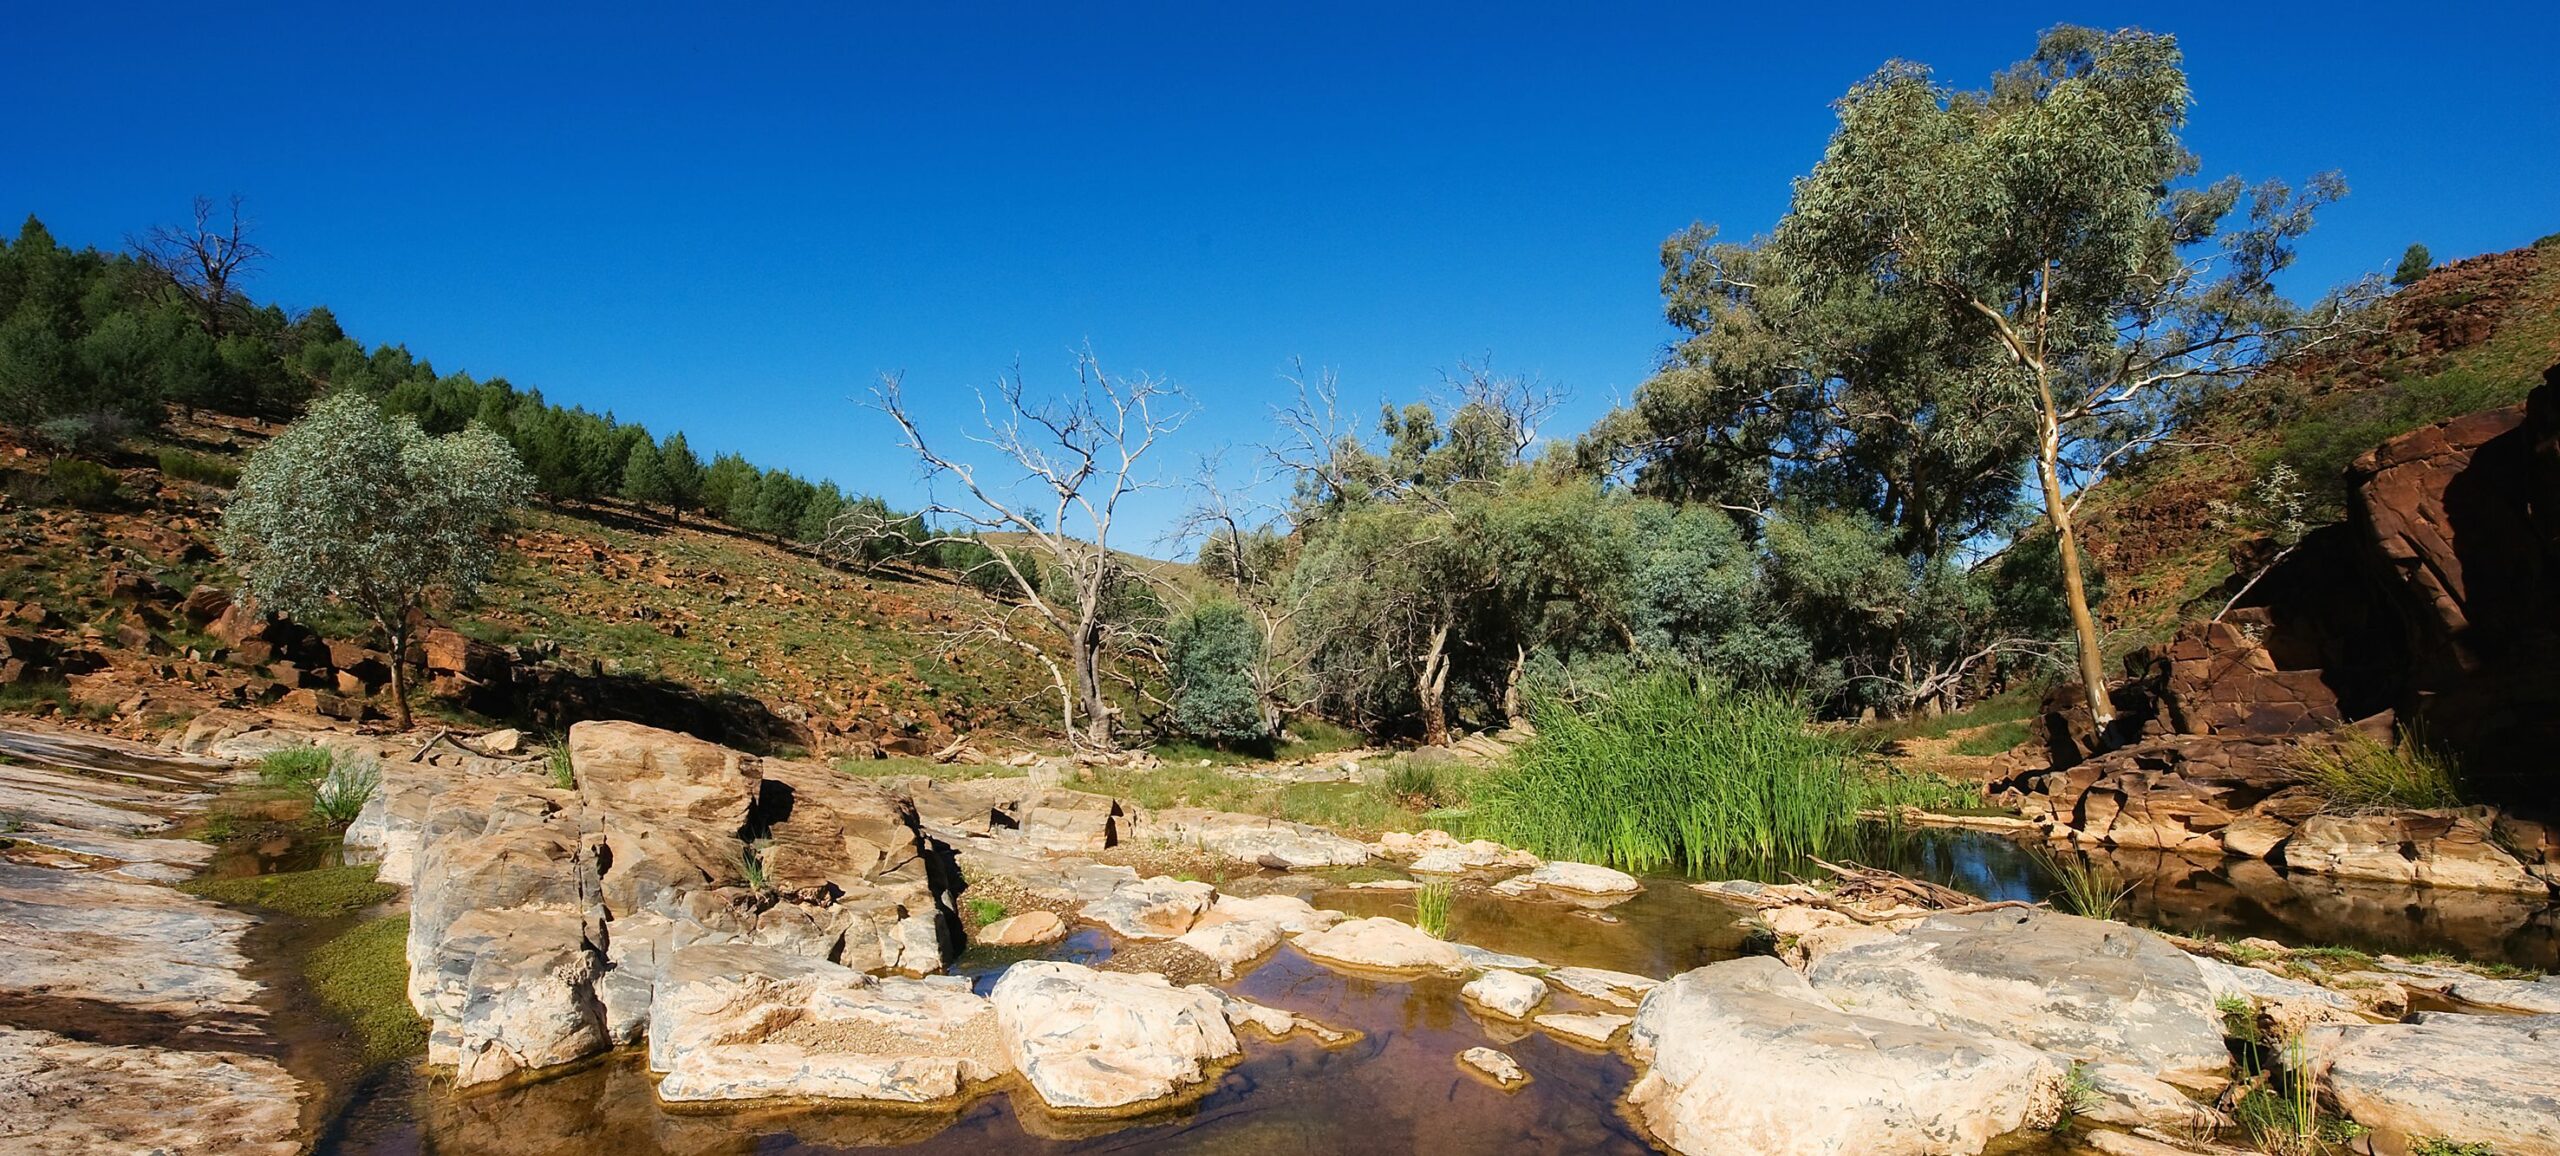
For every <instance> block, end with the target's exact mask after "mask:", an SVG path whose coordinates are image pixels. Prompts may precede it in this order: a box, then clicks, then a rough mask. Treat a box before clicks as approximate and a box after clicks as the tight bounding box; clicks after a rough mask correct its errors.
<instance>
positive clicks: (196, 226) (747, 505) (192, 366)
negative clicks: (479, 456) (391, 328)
mask: <svg viewBox="0 0 2560 1156" xmlns="http://www.w3.org/2000/svg"><path fill="white" fill-rule="evenodd" d="M262 256H263V254H262V253H260V252H259V251H258V250H257V249H256V248H255V246H254V245H253V244H252V243H251V241H250V240H249V238H248V236H247V233H246V227H245V224H244V223H243V222H242V221H241V219H240V217H239V215H238V207H237V206H236V205H235V206H233V207H232V211H231V214H230V216H229V217H228V218H227V219H226V218H224V217H222V216H220V215H219V214H217V213H216V212H215V206H212V205H210V204H208V203H203V202H200V203H199V204H198V205H197V212H196V215H195V219H194V222H193V223H192V224H191V225H188V226H183V227H168V228H161V229H155V230H152V231H151V232H150V233H149V234H147V235H145V236H143V237H141V238H137V239H136V240H135V242H134V243H133V244H132V246H130V248H129V249H128V250H127V251H124V252H112V253H111V252H104V251H101V250H99V249H96V248H82V249H72V248H67V247H65V246H63V245H62V244H60V243H59V242H57V241H56V240H55V239H54V238H53V235H52V234H51V233H50V232H49V231H47V230H46V228H45V227H44V224H43V223H42V222H41V221H38V220H37V219H35V218H34V217H32V216H30V217H28V218H27V220H26V222H25V224H24V225H22V226H21V227H20V228H19V230H18V235H17V237H16V238H15V239H14V240H6V241H0V424H5V425H7V426H9V427H11V428H14V429H17V430H20V431H22V432H24V433H26V434H27V435H29V436H31V437H33V438H34V439H36V440H38V441H39V442H42V443H44V444H46V445H48V446H49V447H51V448H54V449H56V450H59V451H63V452H67V453H96V452H99V451H103V450H106V449H108V448H111V447H113V446H114V445H115V444H117V443H118V442H119V441H120V440H122V439H123V438H124V437H126V436H127V435H130V434H134V433H138V432H143V431H146V430H148V429H150V428H151V427H153V426H155V425H157V424H158V423H159V422H161V421H162V420H163V417H164V415H165V414H166V413H167V412H168V408H169V407H172V406H175V407H179V408H181V409H202V410H211V411H216V412H222V413H231V414H240V415H246V416H256V417H262V418H269V419H278V420H283V419H290V418H292V417H293V416H294V415H296V414H298V413H300V412H301V411H302V410H303V408H304V407H305V406H307V405H309V404H310V403H311V402H312V401H313V400H314V399H316V398H319V397H322V396H325V395H329V394H334V393H338V392H354V393H359V394H362V395H364V396H367V397H370V398H372V399H374V400H375V401H376V402H377V403H378V404H379V405H380V406H381V407H382V408H383V409H385V410H386V411H388V412H390V413H393V414H397V415H405V416H408V417H411V418H414V419H415V420H416V421H417V423H418V425H419V426H420V428H421V429H422V430H424V432H425V433H427V434H428V435H430V436H442V435H446V434H452V433H457V432H460V431H461V430H463V429H465V428H466V427H469V426H471V425H473V424H475V423H476V424H478V425H479V426H481V427H483V428H485V429H487V430H488V431H490V432H491V433H494V434H496V435H497V436H499V437H500V438H503V439H505V441H506V442H507V443H508V444H509V445H510V446H511V447H512V448H513V449H514V450H515V452H516V455H517V457H518V458H519V459H520V460H522V461H523V462H524V464H525V467H526V469H527V470H528V471H530V473H531V474H532V477H533V480H534V485H535V487H536V490H537V492H538V493H539V494H540V495H541V496H542V497H544V498H547V499H549V500H551V501H553V502H570V501H587V500H592V499H596V498H605V497H619V498H623V499H627V500H629V501H632V502H634V503H638V504H640V505H642V506H646V507H651V508H656V509H663V510H665V511H666V513H667V515H668V516H669V517H671V518H675V519H678V520H681V519H682V518H683V517H684V516H685V515H687V514H691V513H699V514H703V515H708V516H709V517H712V518H716V519H718V520H720V521H723V522H726V523H728V524H730V525H732V526H736V527H738V528H740V529H744V530H748V531H752V532H754V533H758V534H764V535H767V536H770V537H772V538H775V539H778V540H785V541H793V542H800V543H806V544H811V545H816V544H819V543H822V542H824V541H826V540H827V538H828V534H829V530H830V528H831V527H833V526H835V525H836V524H837V523H838V522H839V521H840V520H842V519H844V518H846V517H847V516H848V515H849V514H861V513H866V512H867V513H869V514H870V515H873V516H875V517H876V518H877V519H878V520H879V521H880V522H881V523H882V524H883V525H896V524H898V523H899V522H900V521H901V519H900V518H899V516H898V515H896V514H894V513H892V512H891V511H890V510H889V509H888V508H887V506H886V505H885V504H883V503H882V502H881V501H880V500H879V499H877V498H871V497H861V496H854V495H848V494H845V493H844V492H843V491H841V490H840V489H838V488H837V486H836V485H835V483H833V482H811V481H809V480H808V479H806V478H802V477H800V476H798V475H796V474H793V473H791V472H789V471H785V470H769V469H763V468H760V467H758V466H756V465H755V464H753V463H751V462H749V461H747V460H746V459H744V458H742V457H740V456H738V455H736V454H719V455H716V456H714V457H713V458H712V459H711V460H710V461H709V462H707V463H706V462H704V461H703V460H702V459H701V458H700V457H699V456H698V455H697V454H696V452H695V451H694V449H693V448H692V447H691V446H690V445H689V444H688V443H687V442H686V440H685V436H684V435H683V434H682V433H680V432H679V433H670V434H667V435H665V436H664V437H663V438H661V437H657V436H655V435H653V434H651V432H650V431H649V430H648V429H647V428H646V427H644V426H641V425H639V424H637V423H632V422H623V421H618V420H616V419H615V418H614V416H613V415H612V414H611V413H603V414H599V413H594V412H591V411H589V410H586V409H584V408H581V407H574V406H572V407H562V406H559V405H555V404H553V403H551V402H549V401H548V400H546V399H544V397H543V396H542V392H541V391H540V390H534V389H519V388H517V387H516V386H514V385H512V384H510V383H509V382H507V381H506V380H505V379H504V378H489V379H486V380H478V379H474V378H473V377H472V376H471V375H469V374H466V373H451V374H442V373H438V372H437V371H436V369H435V367H434V366H433V365H432V364H430V363H429V362H427V361H424V360H422V359H419V358H418V357H416V356H414V355H413V354H411V353H410V351H409V350H408V348H407V347H405V346H401V345H378V346H375V347H373V348H372V349H370V350H368V349H366V348H365V347H364V346H363V345H362V344H361V343H359V342H358V341H356V339H355V338H353V337H351V336H349V335H348V334H347V333H346V331H345V330H343V329H342V328H340V327H339V325H338V321H337V318H336V317H335V316H333V315H332V314H331V313H330V312H329V310H328V309H327V308H326V307H325V306H322V307H314V308H312V309H310V310H309V311H307V312H304V313H302V314H300V315H298V316H297V315H291V314H288V313H287V312H286V311H285V310H284V309H282V308H280V307H278V306H276V305H273V304H258V303H255V302H253V301H252V300H251V299H250V298H249V297H248V296H247V294H246V292H245V291H244V289H243V287H242V284H241V282H242V278H243V277H244V276H245V275H246V274H247V273H248V272H249V271H250V270H251V268H252V267H253V266H254V264H255V262H256V261H257V260H258V259H259V258H261V257H262ZM909 537H910V538H911V539H913V540H914V541H915V542H921V540H922V539H923V537H924V535H922V534H921V532H913V533H910V535H909ZM941 553H942V552H940V551H925V550H923V549H921V548H920V547H917V546H914V545H912V544H911V545H910V546H909V547H908V548H906V549H903V550H901V549H894V548H892V547H891V546H890V545H888V544H886V541H885V540H883V541H882V542H875V543H874V544H873V545H872V547H871V553H870V555H869V557H868V558H867V560H869V561H874V562H876V561H882V560H885V559H887V558H889V557H893V556H895V557H904V558H910V559H914V560H919V561H925V562H939V561H942V557H941ZM956 561H957V562H959V563H960V564H962V565H966V564H967V563H968V562H969V561H970V559H968V558H958V559H956Z"/></svg>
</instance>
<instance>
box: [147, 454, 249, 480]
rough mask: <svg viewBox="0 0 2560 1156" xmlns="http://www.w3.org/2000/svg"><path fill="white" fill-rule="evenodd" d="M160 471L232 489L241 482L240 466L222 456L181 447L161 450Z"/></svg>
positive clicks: (184, 478)
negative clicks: (207, 454) (209, 454)
mask: <svg viewBox="0 0 2560 1156" xmlns="http://www.w3.org/2000/svg"><path fill="white" fill-rule="evenodd" d="M160 472H161V473H163V474H167V475H168V476H170V477H173V478H177V479H179V480H181V481H188V482H198V483H201V484H204V485H208V486H218V487H221V488H222V489H226V490H227V489H230V488H231V487H233V486H235V485H238V484H239V483H240V467H239V466H237V465H234V464H232V463H231V462H229V461H225V460H223V459H221V458H216V457H207V456H205V455H204V454H199V453H190V452H188V451H186V450H180V449H166V450H162V451H160Z"/></svg>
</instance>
